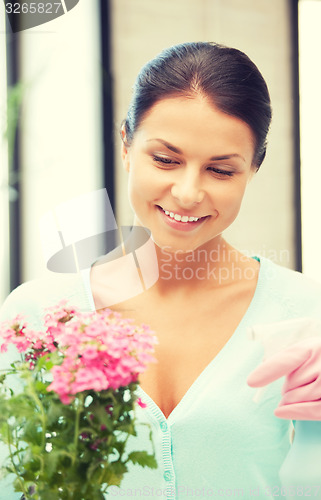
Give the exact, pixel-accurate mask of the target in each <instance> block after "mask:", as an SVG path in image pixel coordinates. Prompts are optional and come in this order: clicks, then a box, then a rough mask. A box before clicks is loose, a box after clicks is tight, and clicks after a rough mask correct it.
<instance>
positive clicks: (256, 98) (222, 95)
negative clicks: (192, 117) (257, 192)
mask: <svg viewBox="0 0 321 500" xmlns="http://www.w3.org/2000/svg"><path fill="white" fill-rule="evenodd" d="M197 94H201V95H204V96H206V97H207V98H208V99H209V100H210V101H211V102H212V103H213V104H214V105H215V106H216V107H217V108H218V109H219V110H220V111H223V112H224V113H226V114H228V115H231V116H235V117H237V118H240V119H241V120H242V121H244V122H245V123H247V124H248V125H249V126H250V127H251V129H252V131H253V133H254V136H255V139H256V144H255V154H254V159H253V164H254V165H255V166H256V167H257V169H258V168H259V167H260V165H261V163H262V161H263V160H264V157H265V153H266V144H267V142H266V138H267V134H268V131H269V127H270V123H271V117H272V110H271V102H270V96H269V91H268V88H267V85H266V83H265V80H264V78H263V76H262V75H261V73H260V71H259V70H258V68H257V67H256V65H255V64H254V63H253V62H252V61H251V59H249V57H248V56H247V55H246V54H244V53H243V52H241V51H240V50H237V49H233V48H229V47H225V46H223V45H219V44H216V43H209V42H191V43H183V44H180V45H175V46H173V47H170V48H168V49H165V50H163V51H162V52H161V53H160V54H159V55H158V56H157V57H155V58H154V59H152V60H151V61H149V62H148V63H147V64H146V65H145V66H144V67H143V68H142V69H141V71H140V73H139V74H138V76H137V79H136V82H135V84H134V92H133V97H132V100H131V104H130V106H129V110H128V114H127V117H126V119H125V120H124V127H125V132H126V141H127V143H128V144H129V145H130V143H131V141H132V139H133V136H134V133H135V131H136V130H137V128H138V127H139V125H140V123H141V121H142V119H143V118H144V116H145V114H146V113H147V112H148V110H149V109H151V107H152V106H153V105H154V104H156V103H157V102H158V101H160V100H162V99H166V98H169V97H175V96H178V95H186V96H195V95H197Z"/></svg>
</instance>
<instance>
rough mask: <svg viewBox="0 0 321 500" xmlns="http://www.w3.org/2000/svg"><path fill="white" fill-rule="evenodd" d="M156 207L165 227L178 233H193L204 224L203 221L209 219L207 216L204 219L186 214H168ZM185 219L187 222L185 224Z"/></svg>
mask: <svg viewBox="0 0 321 500" xmlns="http://www.w3.org/2000/svg"><path fill="white" fill-rule="evenodd" d="M156 207H157V209H158V212H159V214H160V216H161V218H162V219H163V221H164V222H165V223H166V225H167V226H169V227H170V228H172V229H175V230H178V231H193V230H194V229H196V228H198V227H199V226H201V225H202V224H204V223H205V221H206V220H207V219H208V218H209V217H210V216H209V215H206V216H205V217H196V216H190V215H186V214H178V213H176V212H170V211H169V210H166V209H164V208H162V207H161V206H159V205H156ZM171 214H172V215H171ZM175 216H176V218H175ZM186 219H187V221H186V222H185V220H186ZM188 219H193V220H188ZM195 219H196V220H195Z"/></svg>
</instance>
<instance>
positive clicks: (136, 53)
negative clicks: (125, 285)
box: [112, 0, 295, 267]
mask: <svg viewBox="0 0 321 500" xmlns="http://www.w3.org/2000/svg"><path fill="white" fill-rule="evenodd" d="M289 4H290V1H289V0H215V1H213V0H202V1H197V2H196V1H195V0H154V1H152V2H151V1H150V0H112V6H113V22H112V26H113V33H112V40H113V61H114V62H113V65H114V79H115V92H116V95H115V109H116V115H115V141H116V144H117V148H120V141H119V138H118V127H119V124H120V122H121V120H122V119H123V118H124V117H125V114H126V110H127V106H128V103H129V100H130V94H131V86H132V84H133V82H134V79H135V76H136V74H137V72H138V71H139V69H140V67H141V66H142V65H143V64H144V63H145V62H146V61H147V60H148V59H150V58H151V57H153V56H155V55H156V54H157V53H158V52H160V50H162V49H163V48H164V47H167V46H170V45H173V44H176V43H180V42H184V41H196V40H209V41H215V42H219V43H223V44H226V45H230V46H234V47H237V48H239V49H241V50H243V51H245V52H246V53H247V54H248V55H249V56H250V57H251V58H252V59H253V60H254V62H255V63H256V64H257V65H258V67H259V68H260V70H261V72H262V73H263V75H264V76H265V78H266V80H267V83H268V85H269V88H270V93H271V98H272V104H273V110H274V117H273V125H272V129H271V134H270V145H269V149H268V154H267V158H266V160H265V162H264V164H263V165H262V168H261V171H260V172H259V173H258V174H257V175H256V177H255V178H254V180H253V181H252V183H251V185H250V186H249V189H248V194H247V197H246V198H245V201H244V205H243V209H242V211H241V214H240V216H239V218H238V220H237V221H236V222H235V224H234V225H233V227H232V228H231V229H230V230H229V231H227V232H226V237H227V239H228V240H229V241H230V242H231V243H232V244H234V245H235V246H237V247H238V248H240V249H241V250H244V251H248V252H250V253H257V252H258V253H261V254H262V255H266V256H267V257H271V258H272V259H273V260H275V261H277V262H280V263H281V264H283V265H285V266H288V267H294V265H295V252H294V242H295V234H294V197H293V189H294V187H293V182H294V177H293V128H292V124H293V116H292V82H291V64H292V54H291V40H290V11H289ZM116 157H117V155H116ZM126 184H127V183H126V174H125V172H124V171H123V169H122V167H121V163H120V157H119V155H118V161H117V193H118V198H117V215H118V219H119V222H121V223H122V224H124V225H126V224H130V223H131V221H132V214H131V210H130V208H129V204H128V201H127V186H126Z"/></svg>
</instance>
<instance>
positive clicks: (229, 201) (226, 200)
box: [213, 183, 246, 216]
mask: <svg viewBox="0 0 321 500" xmlns="http://www.w3.org/2000/svg"><path fill="white" fill-rule="evenodd" d="M245 188H246V184H245V183H237V184H232V183H229V184H227V185H226V186H223V187H222V188H221V189H219V190H218V191H217V193H216V195H213V199H214V200H216V204H217V209H218V211H219V212H220V214H221V215H231V216H233V214H235V213H238V211H239V209H240V207H241V204H242V200H243V196H244V192H245Z"/></svg>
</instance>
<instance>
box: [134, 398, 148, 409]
mask: <svg viewBox="0 0 321 500" xmlns="http://www.w3.org/2000/svg"><path fill="white" fill-rule="evenodd" d="M136 403H137V404H138V405H139V406H140V407H141V408H146V407H147V404H146V403H144V402H143V401H142V399H141V398H138V399H137V400H136Z"/></svg>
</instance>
